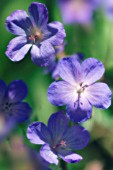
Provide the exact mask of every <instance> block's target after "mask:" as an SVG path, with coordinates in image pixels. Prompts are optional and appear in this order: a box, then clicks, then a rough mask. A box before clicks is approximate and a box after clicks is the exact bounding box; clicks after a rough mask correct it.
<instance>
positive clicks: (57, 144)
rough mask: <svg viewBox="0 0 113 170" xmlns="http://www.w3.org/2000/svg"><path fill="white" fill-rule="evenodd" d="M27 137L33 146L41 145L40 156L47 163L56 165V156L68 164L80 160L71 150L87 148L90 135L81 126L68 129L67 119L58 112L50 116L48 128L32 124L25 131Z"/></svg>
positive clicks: (43, 125) (39, 124)
mask: <svg viewBox="0 0 113 170" xmlns="http://www.w3.org/2000/svg"><path fill="white" fill-rule="evenodd" d="M27 137H28V139H29V140H30V141H31V143H34V144H42V145H43V146H42V148H41V150H40V155H41V156H42V157H43V158H44V159H45V160H46V161H47V162H49V163H53V164H56V165H57V164H58V156H59V157H60V158H62V159H63V160H64V161H66V162H68V163H75V162H79V161H80V160H82V157H81V156H80V155H78V154H75V153H73V152H72V150H79V149H83V148H84V147H86V146H87V144H88V142H89V140H90V135H89V132H88V131H87V130H85V129H84V128H83V127H81V126H73V127H70V128H68V118H67V117H66V115H64V114H63V113H62V111H59V112H57V113H54V114H52V115H51V116H50V118H49V120H48V126H46V125H45V124H43V123H41V122H34V123H33V124H31V125H30V126H29V128H28V130H27Z"/></svg>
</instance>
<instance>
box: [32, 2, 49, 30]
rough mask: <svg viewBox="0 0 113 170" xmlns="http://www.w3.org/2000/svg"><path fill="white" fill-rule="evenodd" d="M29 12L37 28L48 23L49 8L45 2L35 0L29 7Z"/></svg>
mask: <svg viewBox="0 0 113 170" xmlns="http://www.w3.org/2000/svg"><path fill="white" fill-rule="evenodd" d="M29 14H30V18H31V21H32V23H33V25H34V26H35V27H37V28H40V27H43V26H45V25H47V22H48V10H47V8H46V6H45V5H44V4H41V3H38V2H33V3H31V5H30V7H29Z"/></svg>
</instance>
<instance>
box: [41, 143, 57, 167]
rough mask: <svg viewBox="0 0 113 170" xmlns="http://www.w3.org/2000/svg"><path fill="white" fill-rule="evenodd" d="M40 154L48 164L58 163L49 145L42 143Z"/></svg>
mask: <svg viewBox="0 0 113 170" xmlns="http://www.w3.org/2000/svg"><path fill="white" fill-rule="evenodd" d="M40 155H41V156H42V158H43V159H44V160H46V161H47V162H49V163H50V164H56V165H58V156H57V155H55V154H54V153H53V152H52V150H51V148H50V147H49V145H47V144H46V145H44V146H43V147H42V148H41V150H40Z"/></svg>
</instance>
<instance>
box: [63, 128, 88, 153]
mask: <svg viewBox="0 0 113 170" xmlns="http://www.w3.org/2000/svg"><path fill="white" fill-rule="evenodd" d="M62 139H63V141H66V148H68V149H72V150H79V149H83V148H84V147H86V146H87V145H88V143H89V141H90V134H89V132H88V131H87V130H86V129H85V128H83V127H81V126H72V127H71V128H69V129H68V130H67V132H66V133H65V134H64V136H63V138H62Z"/></svg>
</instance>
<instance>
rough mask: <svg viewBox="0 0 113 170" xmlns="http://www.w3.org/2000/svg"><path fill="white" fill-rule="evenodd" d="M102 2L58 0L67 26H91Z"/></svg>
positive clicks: (93, 0)
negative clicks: (77, 24)
mask: <svg viewBox="0 0 113 170" xmlns="http://www.w3.org/2000/svg"><path fill="white" fill-rule="evenodd" d="M99 1H100V0H58V3H59V7H60V10H61V15H62V18H63V21H64V23H65V24H73V23H80V24H89V23H90V22H91V20H92V17H93V12H94V10H95V8H96V7H97V6H98V3H99Z"/></svg>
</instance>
